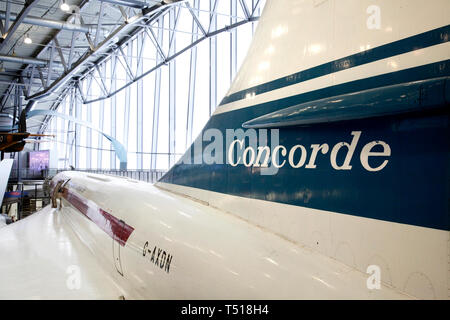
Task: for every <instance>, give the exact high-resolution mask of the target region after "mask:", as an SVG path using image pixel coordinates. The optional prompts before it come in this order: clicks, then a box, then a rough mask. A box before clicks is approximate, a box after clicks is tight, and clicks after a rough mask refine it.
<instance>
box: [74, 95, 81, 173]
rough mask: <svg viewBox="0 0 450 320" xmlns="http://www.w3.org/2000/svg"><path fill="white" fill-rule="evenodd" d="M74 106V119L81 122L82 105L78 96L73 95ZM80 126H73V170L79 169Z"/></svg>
mask: <svg viewBox="0 0 450 320" xmlns="http://www.w3.org/2000/svg"><path fill="white" fill-rule="evenodd" d="M73 99H74V103H75V104H74V106H75V117H76V118H77V119H79V120H81V119H82V118H81V108H82V104H81V103H80V100H79V99H78V96H77V95H76V94H74V98H73ZM80 130H81V126H80V125H79V124H75V168H77V169H79V168H80V140H81V139H80V138H81V134H80Z"/></svg>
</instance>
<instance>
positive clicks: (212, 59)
mask: <svg viewBox="0 0 450 320" xmlns="http://www.w3.org/2000/svg"><path fill="white" fill-rule="evenodd" d="M209 5H210V11H211V12H210V21H209V29H208V33H209V32H210V31H211V29H212V30H216V29H217V15H216V7H217V0H209ZM216 104H217V38H216V37H211V38H210V39H209V115H210V116H211V115H212V114H213V112H214V110H215V109H216Z"/></svg>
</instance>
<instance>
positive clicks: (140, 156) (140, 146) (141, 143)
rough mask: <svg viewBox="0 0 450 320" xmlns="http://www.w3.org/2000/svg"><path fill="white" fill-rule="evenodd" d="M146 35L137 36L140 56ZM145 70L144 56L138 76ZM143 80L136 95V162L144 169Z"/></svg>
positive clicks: (137, 85)
mask: <svg viewBox="0 0 450 320" xmlns="http://www.w3.org/2000/svg"><path fill="white" fill-rule="evenodd" d="M144 39H145V38H144V35H143V34H142V33H140V34H139V35H138V37H137V48H136V49H137V53H138V57H139V55H140V54H139V53H140V52H142V50H143V47H144ZM143 71H144V67H143V63H142V57H141V59H140V61H138V63H137V73H136V76H140V75H141V74H142V72H143ZM142 81H143V80H142V79H140V80H138V81H137V84H136V90H137V93H136V97H137V113H136V114H137V128H136V130H137V131H136V135H137V141H136V143H137V145H136V151H137V157H136V158H137V160H136V161H137V163H136V169H138V170H142V168H143V161H144V155H143V154H142V152H143V151H144V141H143V140H144V139H143V138H144V131H143V130H144V129H143V127H144V88H143V82H142Z"/></svg>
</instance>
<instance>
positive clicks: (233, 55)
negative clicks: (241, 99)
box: [230, 0, 237, 83]
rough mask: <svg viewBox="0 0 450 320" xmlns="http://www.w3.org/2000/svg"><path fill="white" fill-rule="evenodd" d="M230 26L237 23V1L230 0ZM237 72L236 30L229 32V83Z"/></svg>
mask: <svg viewBox="0 0 450 320" xmlns="http://www.w3.org/2000/svg"><path fill="white" fill-rule="evenodd" d="M230 15H231V18H230V24H234V23H236V22H237V0H230ZM236 72H237V29H232V30H231V32H230V83H231V82H232V81H233V79H234V77H235V75H236Z"/></svg>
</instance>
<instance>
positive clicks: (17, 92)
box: [15, 86, 22, 182]
mask: <svg viewBox="0 0 450 320" xmlns="http://www.w3.org/2000/svg"><path fill="white" fill-rule="evenodd" d="M15 89H16V90H15V95H16V102H15V107H16V108H17V111H18V112H17V115H18V116H19V117H20V114H21V113H22V99H21V97H20V86H16V87H15ZM21 155H22V152H17V181H19V182H20V181H21V180H22V176H21V162H22V161H21V159H20V158H21Z"/></svg>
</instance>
